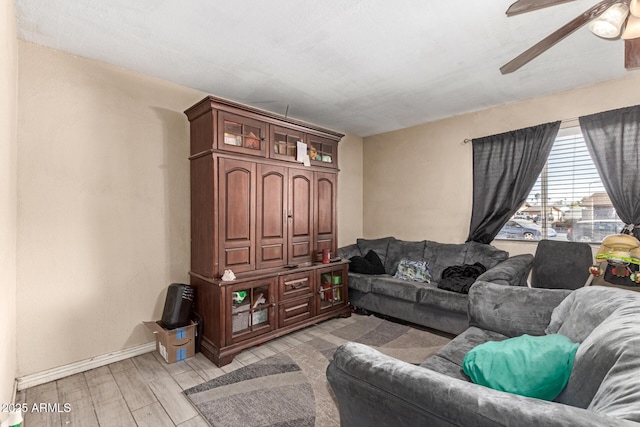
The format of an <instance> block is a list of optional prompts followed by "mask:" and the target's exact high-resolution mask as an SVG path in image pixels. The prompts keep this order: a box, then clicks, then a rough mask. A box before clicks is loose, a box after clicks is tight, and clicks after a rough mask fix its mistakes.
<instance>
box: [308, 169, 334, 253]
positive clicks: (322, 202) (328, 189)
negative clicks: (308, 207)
mask: <svg viewBox="0 0 640 427" xmlns="http://www.w3.org/2000/svg"><path fill="white" fill-rule="evenodd" d="M314 183H315V207H314V215H315V226H316V236H315V238H316V251H317V252H316V254H315V260H316V261H319V260H321V255H320V254H321V253H322V250H323V249H329V251H330V252H331V256H332V257H333V256H335V255H336V254H337V250H338V247H337V239H336V234H337V229H338V228H337V224H336V221H337V209H336V201H337V194H338V191H337V190H338V188H337V186H338V176H337V174H335V173H324V172H316V173H315V174H314Z"/></svg>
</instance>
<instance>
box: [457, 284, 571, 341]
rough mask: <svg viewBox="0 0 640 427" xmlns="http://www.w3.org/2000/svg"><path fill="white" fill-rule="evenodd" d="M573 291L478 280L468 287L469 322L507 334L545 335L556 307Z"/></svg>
mask: <svg viewBox="0 0 640 427" xmlns="http://www.w3.org/2000/svg"><path fill="white" fill-rule="evenodd" d="M570 293H571V291H570V290H568V289H541V288H529V287H521V286H503V285H498V284H495V283H489V282H475V283H474V284H473V285H472V286H471V289H470V290H469V306H468V312H469V325H470V326H476V327H478V328H480V329H488V330H490V331H495V332H499V333H501V334H503V335H506V336H508V337H515V336H518V335H522V334H529V335H544V330H545V328H546V327H547V326H548V325H549V322H550V321H551V313H552V312H553V309H554V308H556V307H557V306H558V304H560V302H561V301H562V300H563V299H565V298H566V297H567V295H569V294H570Z"/></svg>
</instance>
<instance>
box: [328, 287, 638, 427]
mask: <svg viewBox="0 0 640 427" xmlns="http://www.w3.org/2000/svg"><path fill="white" fill-rule="evenodd" d="M469 316H470V323H471V326H470V327H469V329H467V330H466V331H465V332H463V333H462V334H460V335H458V336H457V337H455V338H454V339H453V340H452V341H451V342H450V343H449V344H447V345H446V346H444V347H443V348H442V349H440V351H439V352H438V353H436V354H435V355H433V356H431V357H429V358H427V359H426V360H425V361H424V362H423V363H422V364H421V365H420V366H416V365H412V364H409V363H405V362H402V361H399V360H397V359H394V358H393V357H390V356H386V355H384V354H382V353H380V352H378V351H376V350H375V349H372V348H370V347H368V346H366V345H363V344H358V343H347V344H344V345H342V346H340V347H339V348H338V349H337V350H336V352H335V354H334V357H333V361H332V362H331V363H330V364H329V367H328V368H327V378H328V380H329V383H330V384H331V387H332V388H333V391H334V393H335V396H336V398H337V401H338V408H339V412H340V423H341V425H342V426H349V427H359V426H362V427H365V426H371V425H376V426H433V427H438V426H478V427H483V426H516V427H520V426H541V427H566V426H580V427H603V426H634V425H635V426H638V425H639V424H638V423H639V422H640V381H639V380H638V379H639V378H640V293H637V292H633V291H629V290H623V289H617V288H610V287H604V286H592V287H585V288H580V289H578V290H575V291H569V290H559V289H537V288H523V287H510V286H501V285H496V284H493V283H487V282H476V283H475V284H473V286H472V287H471V290H470V292H469ZM523 334H529V335H531V336H541V335H545V334H561V335H564V336H566V337H568V338H569V339H570V340H571V341H572V342H574V343H579V344H580V345H579V347H578V350H577V353H575V359H574V362H573V366H572V370H571V374H570V376H569V380H568V383H567V384H566V386H565V387H564V389H562V391H561V392H560V394H559V395H558V397H556V398H555V399H554V401H552V402H550V401H545V400H539V399H535V398H531V397H524V396H520V395H516V394H511V393H507V392H504V391H498V390H493V389H491V388H487V387H484V386H481V385H477V384H474V383H472V382H470V381H469V378H468V377H467V376H466V375H465V374H464V372H463V371H462V368H461V366H462V361H463V358H464V355H465V354H466V353H467V352H468V351H469V350H471V349H472V348H473V347H475V346H477V345H478V344H481V343H485V342H487V341H502V340H505V339H507V338H510V337H516V336H521V335H523Z"/></svg>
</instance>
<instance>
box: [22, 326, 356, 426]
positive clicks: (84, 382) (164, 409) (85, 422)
mask: <svg viewBox="0 0 640 427" xmlns="http://www.w3.org/2000/svg"><path fill="white" fill-rule="evenodd" d="M354 321H355V319H353V318H346V319H342V318H338V319H332V320H328V321H326V322H323V323H320V324H318V325H314V326H310V327H308V328H305V329H303V330H300V331H297V332H294V333H292V334H289V335H286V336H283V337H280V338H278V339H275V340H273V341H270V342H267V343H265V344H262V345H260V346H256V347H252V348H249V349H247V350H245V351H243V352H242V353H240V354H239V355H237V356H236V357H235V358H234V360H233V362H232V363H230V364H229V365H226V366H223V367H222V368H218V367H217V366H215V365H214V364H213V363H212V362H211V361H209V360H208V359H207V358H206V357H204V356H203V355H202V354H201V353H197V354H196V355H195V356H194V357H192V358H189V359H187V360H185V361H181V362H176V363H173V364H166V363H165V362H164V360H162V358H161V357H160V355H159V354H158V353H157V352H156V351H154V352H152V353H146V354H143V355H140V356H136V357H132V358H130V359H126V360H123V361H120V362H116V363H112V364H110V365H107V366H102V367H100V368H96V369H92V370H90V371H86V372H83V373H79V374H75V375H72V376H69V377H66V378H62V379H60V380H57V381H52V382H49V383H46V384H42V385H39V386H36V387H32V388H28V389H26V390H22V391H20V392H18V396H17V399H16V400H17V402H16V403H26V404H27V405H28V407H29V408H32V407H33V405H34V403H35V404H38V405H40V404H43V403H45V404H56V403H58V404H59V410H58V411H57V412H56V411H55V410H54V411H51V409H52V408H53V409H55V406H53V407H52V406H50V407H49V409H48V410H44V411H43V412H33V411H30V412H28V413H26V414H24V425H25V427H46V426H55V427H66V426H79V427H92V426H100V427H110V426H113V427H126V426H150V427H164V426H169V427H173V426H180V427H196V426H203V427H207V426H208V424H207V422H206V421H204V419H202V417H201V416H200V415H199V414H198V412H197V411H196V410H195V409H194V407H193V406H192V405H191V404H190V403H189V401H188V400H187V399H186V398H185V397H184V395H183V394H182V391H183V390H185V389H187V388H190V387H193V386H195V385H198V384H200V383H203V382H205V381H208V380H210V379H212V378H215V377H218V376H220V375H223V374H225V373H228V372H231V371H233V370H235V369H238V368H240V367H242V366H245V365H248V364H251V363H254V362H256V361H258V360H261V359H263V358H265V357H268V356H272V355H274V354H276V353H279V352H282V351H287V350H288V349H290V348H293V347H295V346H297V345H300V344H302V343H304V342H307V341H309V340H311V339H313V338H315V337H320V336H323V335H325V334H327V333H329V332H332V331H333V330H335V329H337V328H340V327H343V326H345V325H347V324H350V323H352V322H354ZM65 403H68V404H70V407H71V410H70V411H68V412H65V411H64V406H63V405H64V404H65Z"/></svg>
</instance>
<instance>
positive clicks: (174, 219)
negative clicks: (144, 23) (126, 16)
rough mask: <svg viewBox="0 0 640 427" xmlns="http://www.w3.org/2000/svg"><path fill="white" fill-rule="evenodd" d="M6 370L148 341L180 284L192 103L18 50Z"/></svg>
mask: <svg viewBox="0 0 640 427" xmlns="http://www.w3.org/2000/svg"><path fill="white" fill-rule="evenodd" d="M19 53H20V55H19V57H20V58H19V67H20V68H19V70H20V73H19V114H18V141H19V152H18V262H17V272H18V273H17V274H18V297H17V299H18V355H19V357H18V369H19V374H20V375H25V374H30V373H35V372H39V371H42V370H46V369H49V368H53V367H56V366H60V365H65V364H69V363H72V362H74V361H78V360H83V359H86V358H89V357H93V356H96V355H102V354H106V353H110V352H113V351H116V350H121V349H124V348H127V347H131V346H134V345H138V344H143V343H146V342H149V341H150V340H151V339H152V337H151V335H150V334H149V333H148V332H147V331H146V329H145V328H144V327H143V326H142V324H141V322H142V321H143V320H152V319H157V318H159V317H160V316H161V311H162V307H163V305H164V298H165V295H166V288H167V286H168V285H169V284H170V283H172V282H181V283H188V275H187V273H188V270H189V257H190V254H189V221H190V216H189V160H188V156H189V133H188V132H189V127H188V121H187V120H186V117H185V116H184V114H183V113H182V111H183V110H184V109H185V108H186V107H188V106H190V105H192V104H193V103H195V102H196V101H198V100H200V99H201V98H202V97H203V96H204V94H203V93H200V92H197V91H195V90H191V89H188V88H185V87H180V86H178V85H174V84H170V83H167V82H164V81H161V80H158V79H154V78H151V77H146V76H142V75H139V74H135V73H132V72H128V71H125V70H122V69H119V68H116V67H113V66H110V65H106V64H103V63H99V62H96V61H90V60H87V59H84V58H80V57H76V56H72V55H69V54H65V53H62V52H59V51H56V50H52V49H49V48H45V47H42V46H38V45H35V44H31V43H27V42H22V41H21V42H20V43H19Z"/></svg>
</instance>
